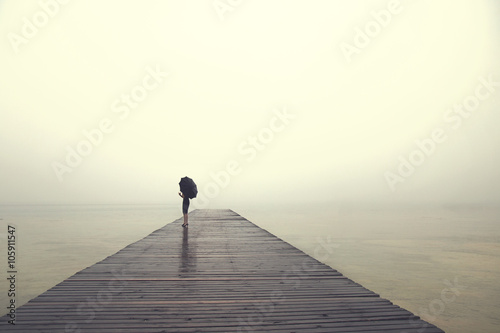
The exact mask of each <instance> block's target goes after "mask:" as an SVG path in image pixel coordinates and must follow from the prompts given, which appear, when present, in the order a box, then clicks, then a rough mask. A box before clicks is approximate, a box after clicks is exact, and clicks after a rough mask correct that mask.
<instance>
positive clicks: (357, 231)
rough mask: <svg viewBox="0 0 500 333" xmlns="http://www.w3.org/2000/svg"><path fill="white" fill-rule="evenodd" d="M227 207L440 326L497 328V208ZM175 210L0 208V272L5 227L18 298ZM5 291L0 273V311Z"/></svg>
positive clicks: (38, 290) (108, 251)
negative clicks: (12, 245)
mask: <svg viewBox="0 0 500 333" xmlns="http://www.w3.org/2000/svg"><path fill="white" fill-rule="evenodd" d="M230 208H232V209H233V210H234V211H236V212H237V213H239V214H241V215H243V216H244V217H246V218H248V219H249V220H251V221H252V222H254V223H256V224H257V225H259V226H261V227H262V228H265V229H266V230H268V231H270V232H271V233H273V234H275V235H277V236H278V237H280V238H282V239H283V240H285V241H287V242H289V243H291V244H292V245H294V246H296V247H298V248H299V249H301V250H302V251H304V252H306V253H308V254H310V255H312V256H314V257H316V258H317V259H319V260H321V261H323V262H325V263H326V264H328V265H330V266H332V267H334V268H335V269H337V270H339V271H340V272H342V273H343V274H344V275H346V276H347V277H349V278H351V279H352V280H354V281H356V282H358V283H360V284H362V285H364V286H365V287H367V288H368V289H371V290H373V291H375V292H377V293H379V294H380V295H381V296H382V297H384V298H387V299H390V300H391V301H393V302H394V303H396V304H398V305H400V306H402V307H404V308H406V309H408V310H410V311H412V312H413V313H416V314H417V315H420V316H421V317H422V318H423V319H425V320H427V321H430V322H432V323H434V324H436V325H437V326H439V327H440V328H442V329H444V330H445V331H446V332H464V333H465V332H499V331H500V321H499V319H498V318H500V284H499V283H498V278H499V276H500V223H499V222H500V221H499V220H500V210H499V209H498V208H484V207H467V208H465V207H460V206H444V207H425V206H420V207H418V206H412V207H409V206H407V207H404V208H399V209H394V208H393V207H382V206H377V207H366V206H363V207H362V206H360V205H341V206H339V205H335V204H324V205H317V204H315V205H310V206H308V205H281V206H280V205H274V206H269V207H262V206H260V207H255V206H252V207H251V208H249V207H245V206H241V207H238V206H237V205H236V206H232V207H230ZM180 217H181V212H180V203H179V204H175V205H87V206H0V218H2V220H0V225H1V228H2V229H0V248H1V249H4V250H3V251H4V254H3V256H4V258H5V259H2V260H1V261H0V262H2V263H3V264H2V265H1V266H0V267H2V266H3V267H4V268H2V269H1V271H2V272H3V273H2V274H4V275H6V270H7V267H6V264H7V263H6V261H7V260H6V236H7V225H8V224H12V225H15V226H16V233H17V236H18V244H17V245H18V255H17V261H18V264H19V266H18V267H19V273H18V282H17V288H18V291H19V294H18V297H17V301H18V302H19V304H23V303H25V302H27V301H28V300H30V299H32V298H33V297H35V296H37V295H39V294H40V293H42V292H44V291H45V290H47V289H49V288H51V287H52V286H54V285H55V284H57V283H59V282H60V281H62V280H64V279H65V278H67V277H69V276H71V275H73V274H74V273H76V272H78V271H80V270H81V269H83V268H85V267H87V266H90V265H92V264H94V263H95V262H97V261H100V260H102V259H104V258H105V257H107V256H109V255H111V254H113V253H115V252H116V251H118V250H120V249H122V248H123V247H125V246H126V245H128V244H130V243H132V242H134V241H137V240H139V239H141V238H143V237H145V236H147V235H148V234H150V233H151V232H152V231H154V230H156V229H158V228H160V227H162V226H164V225H165V224H167V223H170V222H172V221H174V220H175V219H177V218H180ZM191 227H196V226H195V225H193V226H191ZM4 280H5V281H4ZM7 289H8V288H7V284H6V279H2V283H0V302H1V305H2V309H3V308H5V306H4V305H6V302H7V295H6V290H7ZM1 290H3V291H1ZM0 312H1V313H2V314H4V313H6V311H3V310H2V311H0Z"/></svg>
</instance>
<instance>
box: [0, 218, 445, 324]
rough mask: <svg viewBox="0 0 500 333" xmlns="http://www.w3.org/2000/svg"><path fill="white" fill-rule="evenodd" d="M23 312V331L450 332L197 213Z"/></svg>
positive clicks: (19, 316) (252, 232)
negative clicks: (187, 226) (186, 223)
mask: <svg viewBox="0 0 500 333" xmlns="http://www.w3.org/2000/svg"><path fill="white" fill-rule="evenodd" d="M181 223H182V219H179V220H176V221H174V222H172V223H169V224H167V225H166V226H164V227H163V228H161V229H159V230H156V231H155V232H153V233H151V234H150V235H149V236H147V237H145V238H143V239H141V240H139V241H137V242H135V243H133V244H130V245H129V246H127V247H125V248H124V249H122V250H120V251H119V252H117V253H115V254H114V255H111V256H109V257H107V258H106V259H104V260H102V261H101V262H98V263H96V264H95V265H93V266H90V267H88V268H86V269H84V270H82V271H80V272H78V273H77V274H75V275H73V276H72V277H70V278H68V279H67V280H65V281H63V282H61V283H59V284H58V285H56V286H54V287H53V288H51V289H49V290H48V291H46V292H45V293H43V294H41V295H40V296H38V297H36V298H34V299H33V300H31V301H30V302H28V303H26V304H25V305H23V306H22V307H20V308H18V309H17V313H16V325H9V324H7V320H8V317H7V316H4V317H3V318H2V321H1V322H0V326H1V327H2V328H1V331H16V332H17V331H21V332H51V333H52V332H104V333H108V332H218V333H221V332H401V333H403V332H419V333H421V332H426V333H434V332H443V331H442V330H440V329H438V328H437V327H435V326H433V325H431V324H429V323H426V322H424V321H422V320H421V319H419V318H418V317H416V316H414V315H413V314H412V313H410V312H408V311H407V310H404V309H402V308H400V307H398V306H396V305H394V304H392V303H391V302H390V301H388V300H385V299H382V298H380V297H379V296H378V295H377V294H375V293H373V292H372V291H369V290H367V289H365V288H364V287H363V286H361V285H359V284H357V283H355V282H353V281H351V280H349V279H347V278H346V277H344V276H343V275H342V274H340V273H339V272H337V271H336V270H334V269H332V268H330V267H329V266H327V265H325V264H322V263H321V262H319V261H317V260H316V259H314V258H312V257H310V256H308V255H306V254H305V253H303V252H302V251H300V250H298V249H296V248H295V247H293V246H291V245H290V244H288V243H286V242H284V241H283V240H281V239H279V238H277V237H275V236H273V235H272V234H270V233H268V232H267V231H265V230H263V229H261V228H259V227H257V226H256V225H254V224H253V223H251V222H250V221H248V220H246V219H245V218H243V217H241V216H240V215H238V214H236V213H234V212H233V211H231V210H212V209H210V210H196V211H194V212H192V213H190V219H189V229H184V228H182V227H181Z"/></svg>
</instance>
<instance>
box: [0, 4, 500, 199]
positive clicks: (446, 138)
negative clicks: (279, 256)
mask: <svg viewBox="0 0 500 333" xmlns="http://www.w3.org/2000/svg"><path fill="white" fill-rule="evenodd" d="M499 18H500V6H499V5H498V3H497V2H496V1H493V0H491V1H486V0H482V1H451V0H440V1H430V0H428V1H424V0H422V1H403V0H402V1H394V0H393V1H327V0H323V1H320V0H315V1H310V0H308V1H305V0H301V1H299V0H297V1H287V0H273V1H265V0H252V1H245V0H240V1H235V0H233V1H229V0H220V1H217V0H216V1H213V0H205V1H152V0H149V1H145V0H143V1H130V0H129V1H123V0H114V1H111V0H108V1H97V0H86V1H76V0H75V1H62V0H61V1H56V0H52V1H50V0H42V1H40V2H39V1H27V0H23V1H16V0H4V1H1V2H0V35H1V36H2V39H1V41H0V48H1V52H0V94H1V95H0V138H1V144H0V154H1V156H2V160H1V163H0V172H1V173H0V184H1V185H0V186H1V190H0V203H2V204H7V203H147V202H151V203H162V202H174V200H178V196H177V191H178V182H179V180H180V178H181V177H183V176H189V177H191V178H193V179H194V180H195V181H196V183H197V184H198V189H199V193H200V194H199V198H198V199H197V201H196V200H195V205H198V206H199V207H205V206H209V207H224V208H230V207H231V205H232V204H235V203H239V204H241V203H248V204H249V205H251V204H253V203H259V202H264V201H265V202H270V203H272V202H280V203H298V202H303V201H308V202H315V201H322V202H330V201H331V202H345V201H350V202H353V201H354V202H356V201H362V202H386V203H392V202H447V203H449V202H456V203H481V202H487V203H494V204H498V203H500V201H499V200H500V172H498V170H500V156H499V154H498V147H499V144H500V131H498V124H499V123H500V114H499V112H498V110H499V107H500V64H499V62H498V59H500V45H499V43H500V26H499V23H498V22H500V20H499Z"/></svg>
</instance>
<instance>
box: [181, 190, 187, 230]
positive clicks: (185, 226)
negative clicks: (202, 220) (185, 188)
mask: <svg viewBox="0 0 500 333" xmlns="http://www.w3.org/2000/svg"><path fill="white" fill-rule="evenodd" d="M179 195H180V196H181V198H183V200H182V214H184V223H183V224H182V227H183V228H187V226H188V224H189V223H188V209H189V198H188V197H187V196H186V195H184V193H182V192H179Z"/></svg>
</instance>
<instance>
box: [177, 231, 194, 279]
mask: <svg viewBox="0 0 500 333" xmlns="http://www.w3.org/2000/svg"><path fill="white" fill-rule="evenodd" d="M192 272H196V247H195V246H192V247H191V250H190V248H189V228H183V230H182V248H181V260H180V261H179V276H180V277H187V276H186V275H183V274H181V273H192Z"/></svg>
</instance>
